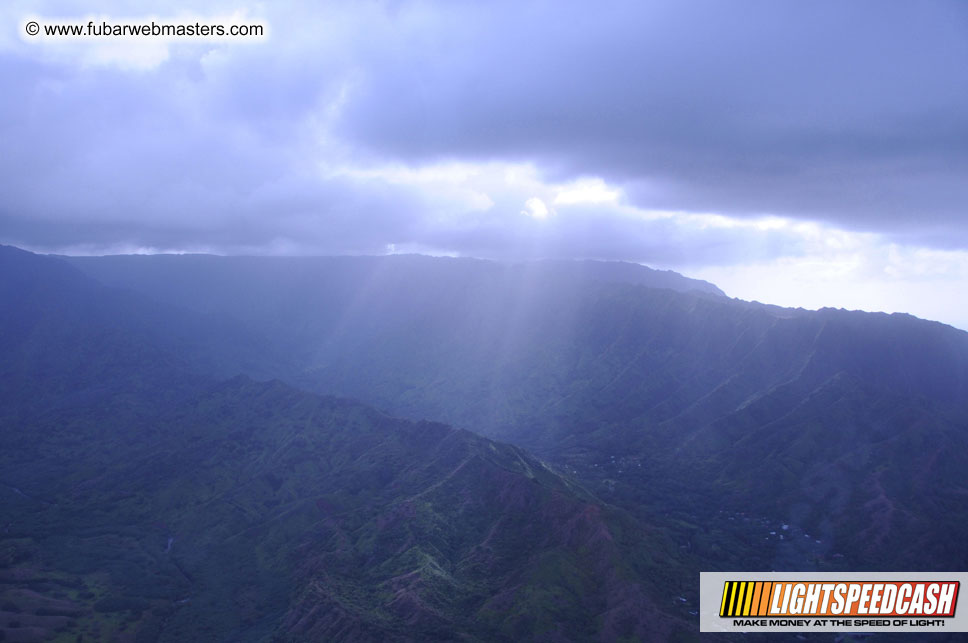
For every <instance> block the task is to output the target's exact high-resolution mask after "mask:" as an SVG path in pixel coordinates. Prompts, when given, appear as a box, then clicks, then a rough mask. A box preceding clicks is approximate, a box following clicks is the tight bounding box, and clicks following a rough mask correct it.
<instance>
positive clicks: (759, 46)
mask: <svg viewBox="0 0 968 643" xmlns="http://www.w3.org/2000/svg"><path fill="white" fill-rule="evenodd" d="M151 16H155V17H156V18H157V19H163V20H174V19H180V20H182V21H184V22H186V23H187V22H194V21H195V20H196V19H203V20H205V21H209V22H212V21H221V22H224V23H229V22H236V23H261V24H264V25H266V26H267V28H268V29H269V35H268V36H267V37H266V38H263V39H249V40H243V39H233V40H223V41H199V40H192V41H186V40H164V39H161V38H154V39H153V38H135V39H121V38H110V37H101V38H95V39H80V40H78V39H74V40H67V39H60V40H57V39H51V38H41V37H30V36H28V35H26V33H25V28H24V25H25V23H26V22H27V21H29V20H36V21H37V22H38V23H40V24H42V25H43V24H47V23H51V22H54V21H55V20H65V19H66V20H83V21H85V22H86V21H87V20H88V19H92V20H95V21H97V22H100V21H102V20H108V21H111V22H120V21H123V20H132V19H133V20H136V21H147V20H150V19H151ZM0 18H2V24H3V29H2V32H0V82H2V85H0V86H2V88H3V92H2V93H3V98H2V99H0V144H2V147H0V177H2V178H0V182H2V183H0V243H7V244H13V245H18V246H21V247H24V248H27V249H31V250H35V251H41V252H66V253H72V254H81V253H83V254H92V253H94V254H103V253H117V252H145V251H147V252H172V251H175V252H182V251H191V252H215V253H222V254H240V253H246V254H254V253H255V254H267V253H269V254H332V253H354V254H356V253H367V254H383V253H388V252H413V251H417V252H430V253H447V254H455V255H469V256H478V257H492V258H500V259H524V258H534V257H585V258H600V259H622V260H628V261H636V262H641V263H645V264H648V265H652V266H656V267H661V268H671V269H675V270H678V271H680V272H683V273H685V274H687V275H690V276H696V277H701V278H704V279H708V280H710V281H713V282H715V283H716V284H717V285H719V286H720V287H721V288H723V289H724V290H725V291H726V292H727V293H728V294H730V295H732V296H736V297H741V298H744V299H757V300H760V301H766V302H770V303H777V304H781V305H792V306H804V307H808V308H816V307H820V306H824V305H828V306H837V307H845V308H863V309H868V310H885V311H906V312H912V313H914V314H917V315H919V316H922V317H927V318H931V319H939V320H941V321H945V322H947V323H951V324H954V325H956V326H959V327H961V328H968V296H966V295H968V2H958V1H954V2H930V1H923V2H883V1H875V2H855V1H848V0H837V1H835V2H829V3H828V2H820V1H817V0H810V1H806V0H803V1H799V2H782V1H778V0H763V1H760V2H752V1H750V2H737V1H733V2H725V1H722V0H715V1H709V2H695V1H691V0H670V1H668V2H650V1H648V0H638V1H635V2H607V1H604V2H583V3H569V2H564V1H562V0H556V1H549V2H527V1H525V0H514V1H513V2H506V3H503V2H463V1H460V0H449V1H446V2H372V3H366V2H340V3H325V2H306V3H286V2H266V3H247V2H244V1H238V2H205V3H196V4H194V5H192V4H191V3H181V4H179V3H172V2H165V3H158V4H153V3H151V2H143V1H138V2H98V1H97V0H85V1H84V2H80V3H74V2H66V1H60V2H37V1H31V2H19V1H13V2H10V1H9V0H8V1H7V2H4V3H3V4H2V5H0Z"/></svg>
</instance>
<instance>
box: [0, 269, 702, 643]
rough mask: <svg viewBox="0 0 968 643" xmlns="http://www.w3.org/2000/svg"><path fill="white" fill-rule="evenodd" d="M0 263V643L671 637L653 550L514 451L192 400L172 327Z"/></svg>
mask: <svg viewBox="0 0 968 643" xmlns="http://www.w3.org/2000/svg"><path fill="white" fill-rule="evenodd" d="M0 258H2V260H3V261H4V262H5V264H4V265H5V267H7V268H9V270H7V271H5V272H4V273H2V274H3V275H4V277H3V278H0V282H2V284H3V286H2V287H3V289H4V294H5V295H6V296H7V297H9V298H10V300H11V301H14V300H15V301H16V302H17V306H16V307H15V308H14V309H6V310H7V313H5V317H4V318H2V320H0V322H2V323H0V333H2V334H0V337H2V338H3V341H2V343H0V357H2V363H3V365H4V366H3V368H4V371H3V372H4V378H5V380H4V381H5V383H7V384H10V385H11V387H10V388H6V387H5V392H4V412H3V414H2V415H0V471H2V479H0V628H2V629H0V631H2V632H3V633H4V636H5V637H6V639H7V640H47V639H48V638H52V639H53V640H78V638H80V640H113V639H118V640H134V641H151V640H163V641H192V640H198V641H202V640H205V641H208V640H232V641H245V640H253V641H255V640H287V641H288V640H453V639H454V638H457V637H459V638H461V639H462V640H521V639H529V640H549V641H551V640H554V641H558V640H574V641H580V640H590V639H597V638H604V639H606V640H619V639H622V638H634V639H639V640H666V639H667V638H668V637H670V636H673V635H676V633H683V632H685V631H686V630H687V629H688V628H687V626H686V625H684V621H683V620H682V619H681V614H680V613H679V612H678V611H677V610H676V609H675V608H674V607H673V606H672V605H671V600H670V598H669V592H670V590H671V591H676V592H681V591H685V589H684V587H683V586H682V585H676V584H675V583H676V581H675V580H672V581H671V582H670V574H669V573H668V565H669V562H670V561H672V560H674V559H675V556H676V555H677V552H676V548H675V545H674V544H671V543H670V541H669V540H668V539H667V538H665V537H664V536H663V535H662V533H661V532H658V533H654V532H652V531H650V530H646V529H644V528H643V527H642V526H641V523H640V522H639V521H636V520H634V519H633V518H631V517H630V516H629V515H628V514H626V513H624V512H622V511H619V510H617V509H614V508H611V507H609V506H608V505H605V504H603V503H602V502H601V501H599V500H597V499H596V498H595V497H594V496H592V495H591V494H589V493H588V492H587V491H585V490H584V489H582V488H581V487H579V486H577V485H576V484H575V483H574V482H572V481H571V480H570V479H569V478H567V477H564V476H563V475H561V474H560V473H558V472H556V471H553V470H552V469H550V468H548V466H546V465H545V464H543V463H542V462H540V461H539V460H537V459H535V458H533V457H532V456H529V455H528V454H527V453H526V452H524V451H522V450H521V449H519V448H517V447H512V446H509V445H504V444H500V443H496V442H492V441H490V440H487V439H485V438H482V437H478V436H476V435H474V434H471V433H469V432H467V431H460V430H455V429H452V428H449V427H446V426H444V425H441V424H434V423H429V422H412V421H406V420H397V419H393V418H390V417H388V416H386V415H384V414H382V413H379V412H377V411H374V410H372V409H370V408H368V407H366V406H363V405H362V404H359V403H355V402H349V401H345V400H340V399H336V398H331V397H321V396H317V395H313V394H309V393H305V392H301V391H297V390H295V389H293V388H291V387H289V386H287V385H285V384H282V383H281V382H278V381H274V382H261V383H260V382H255V381H253V380H251V379H248V378H247V377H236V378H233V379H230V380H227V381H223V382H215V381H213V380H211V379H210V378H208V377H206V376H204V375H201V374H199V373H200V371H201V370H204V368H206V367H209V368H210V367H211V363H208V364H206V363H204V362H201V361H200V359H199V358H197V357H194V356H193V355H194V354H193V353H191V352H189V353H188V355H187V356H182V355H180V354H179V353H178V352H173V350H176V351H184V350H185V349H184V345H179V344H178V343H177V339H178V337H179V329H180V328H182V325H181V324H182V323H185V322H184V321H182V322H178V318H179V317H181V316H182V314H183V313H182V312H180V311H177V310H174V309H170V308H167V307H164V306H159V307H157V308H156V309H155V310H156V312H155V313H153V314H156V315H158V316H159V317H158V318H157V319H156V318H154V317H152V316H150V315H149V316H148V317H146V318H142V317H139V315H138V314H135V313H137V312H138V311H140V310H142V308H141V306H142V305H143V303H144V302H143V301H142V300H140V299H138V298H136V297H135V298H129V297H128V296H127V295H124V294H123V293H118V292H116V291H111V290H109V289H106V288H102V287H100V286H98V285H97V284H94V283H92V282H90V281H89V280H87V279H84V278H83V277H81V276H80V275H77V274H75V273H73V272H72V271H71V270H70V269H66V270H65V269H64V266H63V265H61V264H60V263H59V262H56V261H54V260H50V259H44V258H40V257H35V256H31V255H27V254H25V253H18V252H15V251H7V250H3V252H0ZM10 276H12V277H10ZM14 298H17V299H14ZM11 310H13V311H14V312H11ZM131 311H135V313H132V312H131ZM188 318H189V319H193V317H192V316H191V315H188ZM153 321H154V322H157V323H148V322H153ZM162 321H164V323H162ZM169 331H170V332H169ZM243 336H244V335H243ZM206 337H207V335H206ZM191 341H192V342H197V341H198V338H194V339H192V340H191ZM213 341H214V339H213ZM189 345H190V346H197V344H189ZM173 347H174V349H173ZM216 349H218V350H221V349H220V348H219V347H218V346H217V345H213V346H209V347H208V348H206V349H205V350H211V351H213V354H214V355H216V356H217V355H218V353H217V352H216ZM199 350H201V349H199ZM679 609H680V610H681V609H684V608H679Z"/></svg>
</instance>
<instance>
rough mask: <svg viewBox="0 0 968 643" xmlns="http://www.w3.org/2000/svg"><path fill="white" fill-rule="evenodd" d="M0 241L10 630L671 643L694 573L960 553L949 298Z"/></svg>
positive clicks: (559, 269) (480, 265) (965, 500)
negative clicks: (782, 292)
mask: <svg viewBox="0 0 968 643" xmlns="http://www.w3.org/2000/svg"><path fill="white" fill-rule="evenodd" d="M0 267H2V270H0V297H2V299H3V301H4V302H6V303H7V304H8V305H5V306H4V307H3V309H2V311H0V331H2V334H0V355H2V360H0V369H2V371H0V377H2V380H0V381H2V384H3V386H2V392H0V395H2V402H3V411H2V413H0V422H2V424H0V440H2V441H3V449H2V451H0V453H2V457H3V462H2V467H0V470H2V471H3V474H2V476H3V479H0V482H2V483H3V484H4V487H3V488H2V489H0V499H2V502H3V504H2V505H0V506H2V520H0V522H2V523H3V524H4V525H5V526H4V532H3V533H2V534H0V544H2V546H3V548H4V549H3V551H4V556H5V558H4V559H3V560H2V561H0V566H2V568H0V574H2V576H0V578H2V583H3V584H2V585H0V592H2V593H3V595H2V596H0V599H2V600H3V601H6V603H4V607H3V608H2V611H3V614H2V615H3V618H5V619H7V620H8V621H9V620H10V619H15V620H19V621H20V622H19V625H18V627H17V628H12V627H9V625H8V626H6V629H5V630H4V631H5V632H6V633H7V636H8V637H10V636H20V635H21V634H22V633H20V632H18V633H16V634H11V632H13V631H14V630H28V629H31V628H32V629H31V631H33V635H34V636H35V637H41V636H44V635H45V633H50V632H56V631H61V632H69V633H70V634H71V635H72V636H73V635H74V634H76V633H80V634H82V635H84V636H88V637H93V638H95V639H97V638H98V636H97V635H96V634H92V633H93V632H98V633H100V634H101V635H103V636H108V635H115V634H118V633H120V632H125V633H127V634H131V635H132V636H133V637H141V638H142V640H155V639H159V638H160V639H161V640H192V639H193V638H194V639H196V640H209V639H211V638H216V639H222V640H271V639H272V637H276V638H277V639H279V640H290V639H293V638H295V639H300V638H304V639H319V638H334V637H336V638H341V639H347V640H371V639H375V638H389V639H394V638H396V639H400V640H405V639H407V638H408V637H412V638H415V639H419V640H426V639H427V638H438V639H445V640H450V639H453V638H455V637H456V636H457V633H462V634H463V635H466V637H467V638H468V639H469V640H501V639H503V640H521V639H534V640H595V639H605V640H620V639H622V637H626V638H636V637H637V638H640V639H654V640H667V639H668V638H670V637H673V636H681V637H688V636H690V635H691V634H694V633H695V632H696V629H697V628H696V624H695V617H694V616H693V615H691V614H690V612H693V611H695V610H696V609H698V605H697V603H696V600H697V599H696V584H697V578H698V576H697V575H696V574H697V573H698V571H699V570H701V569H702V570H713V569H731V570H735V569H744V570H749V571H754V570H769V569H797V570H837V569H850V570H865V569H870V570H874V569H891V570H897V571H900V570H907V569H910V570H918V571H925V570H930V569H937V570H954V569H963V568H965V565H966V564H968V552H966V550H965V548H964V546H963V543H964V542H965V539H966V538H968V523H966V522H965V520H964V516H965V515H968V437H966V430H968V333H965V332H963V331H959V330H956V329H954V328H951V327H949V326H945V325H943V324H939V323H936V322H930V321H924V320H920V319H916V318H913V317H910V316H907V315H884V314H869V313H861V312H847V311H842V310H829V309H825V310H820V311H805V310H794V309H782V308H777V307H773V306H766V305H761V304H754V303H749V302H743V301H739V300H733V299H729V298H728V297H726V296H725V295H724V294H723V293H722V292H721V291H719V290H718V289H717V288H716V287H715V286H713V285H711V284H708V283H706V282H699V281H695V280H690V279H686V278H684V277H681V276H679V275H676V274H675V273H664V272H658V271H651V270H649V269H646V268H643V267H640V266H635V265H630V264H613V263H597V262H541V263H530V264H498V263H494V262H487V261H478V260H471V259H445V258H428V257H419V256H387V257H333V258H251V257H212V256H116V257H84V258H80V257H69V258H55V257H44V256H38V255H32V254H30V253H26V252H23V251H19V250H16V249H13V248H8V247H3V248H0ZM256 380H263V381H256ZM265 380H272V381H265ZM330 396H335V397H330ZM345 398H352V399H353V400H355V401H348V400H346V399H345ZM371 407H375V408H376V409H379V410H374V408H371ZM393 416H396V417H400V418H404V419H394V417H393ZM438 422H441V423H445V424H449V425H453V426H454V427H457V428H450V427H448V426H445V425H444V424H438ZM475 434H478V435H475ZM479 436H486V437H479ZM492 440H499V442H494V441H492ZM512 445H513V446H512ZM784 525H785V526H786V529H783V528H782V526H784ZM771 532H774V533H771ZM781 536H786V537H785V538H781ZM680 597H681V599H682V600H680ZM8 608H10V609H8ZM17 610H19V611H17ZM11 614H22V615H23V616H11ZM58 628H61V629H60V630H59V629H58ZM122 628H123V629H122Z"/></svg>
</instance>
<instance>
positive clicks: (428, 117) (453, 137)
mask: <svg viewBox="0 0 968 643" xmlns="http://www.w3.org/2000/svg"><path fill="white" fill-rule="evenodd" d="M540 7H541V9H540V10H536V9H535V5H534V4H512V5H506V6H505V7H504V11H501V12H492V11H482V10H480V9H474V10H469V9H467V8H466V7H463V6H461V7H459V8H456V9H454V8H451V9H449V10H447V11H446V15H447V16H448V18H449V19H448V20H446V21H444V22H446V23H447V26H448V29H446V30H441V29H437V28H435V30H434V31H433V32H427V33H425V34H424V36H425V38H426V44H423V45H418V47H419V49H418V50H417V51H411V52H407V53H406V54H405V55H402V56H401V55H398V54H399V51H398V49H397V48H387V49H386V50H385V51H384V53H385V54H386V56H385V57H384V58H381V59H380V60H379V61H378V64H375V65H373V66H371V67H370V68H369V69H368V70H367V75H366V76H365V78H364V79H363V80H362V81H361V82H360V84H359V86H358V88H357V91H356V93H355V94H354V96H353V100H352V101H351V106H352V109H349V110H347V112H346V119H345V121H344V123H343V127H344V132H345V134H346V135H347V136H350V137H353V138H354V140H356V141H358V142H360V143H363V144H365V145H368V146H370V147H371V148H372V149H374V150H376V153H378V154H392V155H394V156H399V157H403V158H407V159H412V160H414V161H417V162H420V161H426V160H429V159H439V158H452V157H457V158H469V157H470V158H478V159H497V158H514V159H528V160H533V161H535V162H537V163H538V164H539V166H540V167H542V168H544V170H545V171H546V172H547V173H548V175H549V176H551V177H553V178H558V179H560V178H562V177H568V176H574V175H580V174H591V175H598V176H603V177H605V178H606V179H608V180H610V181H612V182H621V183H623V184H624V185H626V187H627V189H628V191H629V194H630V195H631V197H632V198H633V200H634V201H635V203H637V204H638V205H641V206H644V207H655V208H668V209H677V210H699V211H715V212H722V213H728V214H731V215H738V216H743V215H760V214H764V213H766V214H778V215H787V216H794V217H806V218H814V219H816V218H819V219H825V220H828V221H834V222H836V223H838V224H840V225H844V226H848V227H854V228H860V229H868V230H880V231H889V232H905V231H907V232H909V231H910V228H912V227H913V226H914V225H918V226H919V225H922V224H924V223H928V224H930V225H932V226H940V227H942V228H945V229H947V230H948V231H949V232H951V233H953V234H955V235H956V236H957V237H958V238H959V240H960V243H965V242H968V235H966V234H965V232H964V229H963V225H964V224H963V220H964V218H965V215H966V214H968V209H966V208H968V181H965V180H964V177H965V176H968V5H966V4H964V3H957V2H952V3H945V2H920V3H883V2H729V3H726V2H694V1H687V2H674V3H654V2H635V3H610V2H606V3H598V4H596V5H595V9H594V11H592V10H590V9H589V8H588V7H587V6H575V5H568V6H561V5H559V4H542V5H540ZM441 54H443V55H441ZM388 106H392V107H390V108H388ZM942 236H943V235H942ZM948 239H949V240H950V237H948Z"/></svg>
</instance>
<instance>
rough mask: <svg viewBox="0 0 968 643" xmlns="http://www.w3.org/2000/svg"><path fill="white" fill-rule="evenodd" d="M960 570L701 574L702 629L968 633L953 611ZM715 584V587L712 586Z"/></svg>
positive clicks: (967, 622)
mask: <svg viewBox="0 0 968 643" xmlns="http://www.w3.org/2000/svg"><path fill="white" fill-rule="evenodd" d="M966 578H968V574H963V573H938V574H931V575H924V574H911V573H893V574H892V573H850V574H846V573H840V574H834V573H772V574H724V573H707V572H703V573H702V574H701V575H700V629H701V630H702V631H704V632H713V631H760V632H776V631H787V632H790V631H867V632H870V631H877V630H881V631H947V632H952V631H956V632H963V631H968V618H966V617H965V616H964V615H962V616H959V615H958V613H957V607H958V598H959V592H960V589H961V583H962V582H963V581H964V580H965V579H966ZM714 583H715V584H714Z"/></svg>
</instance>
